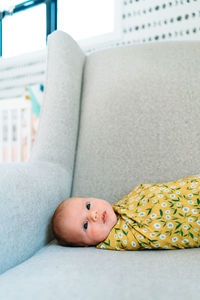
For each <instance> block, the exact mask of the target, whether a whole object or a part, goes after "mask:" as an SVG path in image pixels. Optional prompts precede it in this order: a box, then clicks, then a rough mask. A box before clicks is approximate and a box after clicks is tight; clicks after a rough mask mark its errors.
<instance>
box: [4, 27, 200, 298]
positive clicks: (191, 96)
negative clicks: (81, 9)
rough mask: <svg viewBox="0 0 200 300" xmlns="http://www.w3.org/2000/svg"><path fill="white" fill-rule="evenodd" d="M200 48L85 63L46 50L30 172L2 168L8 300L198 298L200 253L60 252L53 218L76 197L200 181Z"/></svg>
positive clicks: (68, 44) (60, 38) (116, 195)
mask: <svg viewBox="0 0 200 300" xmlns="http://www.w3.org/2000/svg"><path fill="white" fill-rule="evenodd" d="M199 83H200V42H198V41H196V42H195V41H194V42H163V43H158V42H157V43H152V44H143V45H133V46H125V47H118V48H114V49H107V50H103V51H98V52H96V53H93V54H91V55H89V56H85V55H84V54H83V52H82V51H81V50H80V48H79V46H78V45H77V43H76V42H75V41H74V40H73V39H72V38H71V37H70V36H68V35H67V34H66V33H63V32H60V31H57V32H54V33H53V34H52V35H51V36H50V37H49V40H48V59H47V72H46V89H45V91H46V92H45V99H44V105H43V108H42V113H41V119H40V125H39V131H38V134H37V139H36V143H35V145H34V148H33V151H32V155H31V158H30V161H29V162H28V163H15V164H1V166H0V178H1V180H0V199H1V201H0V273H1V276H0V299H1V300H11V299H12V300H18V299H19V300H25V299H26V300H29V299H38V300H39V299H41V300H55V299H56V300H63V299H65V300H66V299H74V300H78V299H80V300H82V299H87V300H91V299H95V300H101V299H106V300H107V299H116V300H120V299H139V300H143V299H144V300H165V299H176V300H179V299H181V300H183V299H199V295H200V283H199V270H200V249H199V248H194V249H180V250H144V251H124V252H123V251H122V252H121V251H109V250H100V249H96V248H95V247H88V248H81V247H77V248H74V247H62V246H59V245H58V244H57V243H56V241H55V240H54V239H53V235H52V231H51V226H50V223H51V217H52V214H53V212H54V210H55V208H56V207H57V205H58V204H59V203H60V202H61V201H62V200H63V199H65V198H67V197H69V196H70V195H82V196H88V197H92V196H94V197H98V198H104V199H106V200H108V201H110V203H112V204H113V203H114V202H116V201H117V200H118V199H120V198H121V197H122V196H123V195H125V194H127V193H128V192H129V191H130V190H131V189H133V187H134V186H136V185H137V184H139V183H147V182H151V183H155V182H163V181H171V180H174V179H178V178H184V177H187V176H190V175H196V174H199V173H200V84H199Z"/></svg>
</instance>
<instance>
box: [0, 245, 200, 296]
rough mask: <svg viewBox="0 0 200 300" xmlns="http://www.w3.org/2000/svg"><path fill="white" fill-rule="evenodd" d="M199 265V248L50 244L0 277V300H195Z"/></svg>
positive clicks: (198, 289) (199, 285)
mask: <svg viewBox="0 0 200 300" xmlns="http://www.w3.org/2000/svg"><path fill="white" fill-rule="evenodd" d="M199 261H200V249H199V248H195V249H181V250H143V251H109V250H101V249H96V248H95V247H88V248H81V247H80V248H79V247H77V248H73V247H62V246H58V245H57V244H56V242H55V241H53V242H52V243H50V244H48V245H47V246H46V247H45V248H43V249H42V250H40V251H39V252H38V253H37V254H36V255H35V256H33V257H32V258H30V259H29V260H27V261H26V262H24V263H22V264H21V265H19V266H17V267H15V268H13V269H11V270H9V271H7V272H6V273H4V274H3V275H1V277H0V299H6V300H16V299H20V300H27V299H28V300H32V299H34V300H35V299H37V300H40V299H41V300H55V299H56V300H66V299H73V300H85V299H87V300H93V299H95V300H102V299H105V300H110V299H115V300H121V299H140V300H143V299H144V300H146V299H148V300H155V299H159V300H165V299H166V300H169V299H176V300H179V299H180V300H182V299H198V298H199V294H200V284H199V280H198V274H199Z"/></svg>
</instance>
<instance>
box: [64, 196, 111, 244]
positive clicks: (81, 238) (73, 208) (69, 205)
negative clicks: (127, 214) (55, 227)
mask: <svg viewBox="0 0 200 300" xmlns="http://www.w3.org/2000/svg"><path fill="white" fill-rule="evenodd" d="M116 222H117V216H116V214H115V212H114V210H113V208H112V206H111V205H110V203H109V202H107V201H105V200H103V199H97V198H81V197H73V198H70V199H69V200H67V201H66V202H65V204H64V208H63V228H64V231H65V232H66V238H67V240H68V241H70V242H72V243H78V244H79V245H80V246H89V245H97V244H98V243H100V242H102V241H103V240H105V239H106V237H107V236H108V234H109V232H110V231H111V229H112V227H113V226H114V225H115V224H116Z"/></svg>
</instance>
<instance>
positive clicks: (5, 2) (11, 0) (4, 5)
mask: <svg viewBox="0 0 200 300" xmlns="http://www.w3.org/2000/svg"><path fill="white" fill-rule="evenodd" d="M23 2H24V1H23V0H1V3H0V10H7V9H9V8H10V7H12V6H15V5H17V4H19V3H23Z"/></svg>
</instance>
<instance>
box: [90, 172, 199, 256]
mask: <svg viewBox="0 0 200 300" xmlns="http://www.w3.org/2000/svg"><path fill="white" fill-rule="evenodd" d="M113 209H114V211H115V213H116V214H117V223H116V224H115V226H114V227H113V228H112V230H111V231H110V233H109V235H108V237H107V238H106V240H105V241H103V242H101V243H100V244H98V245H97V246H96V247H97V248H99V249H110V250H123V251H124V250H142V249H179V248H192V247H200V175H195V176H190V177H187V178H184V179H178V180H175V181H171V182H166V183H158V184H149V183H144V184H140V185H137V186H136V187H135V188H134V189H133V190H132V191H131V192H130V193H129V194H128V195H126V196H125V197H123V198H122V199H121V200H120V201H118V202H117V203H116V204H114V205H113Z"/></svg>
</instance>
